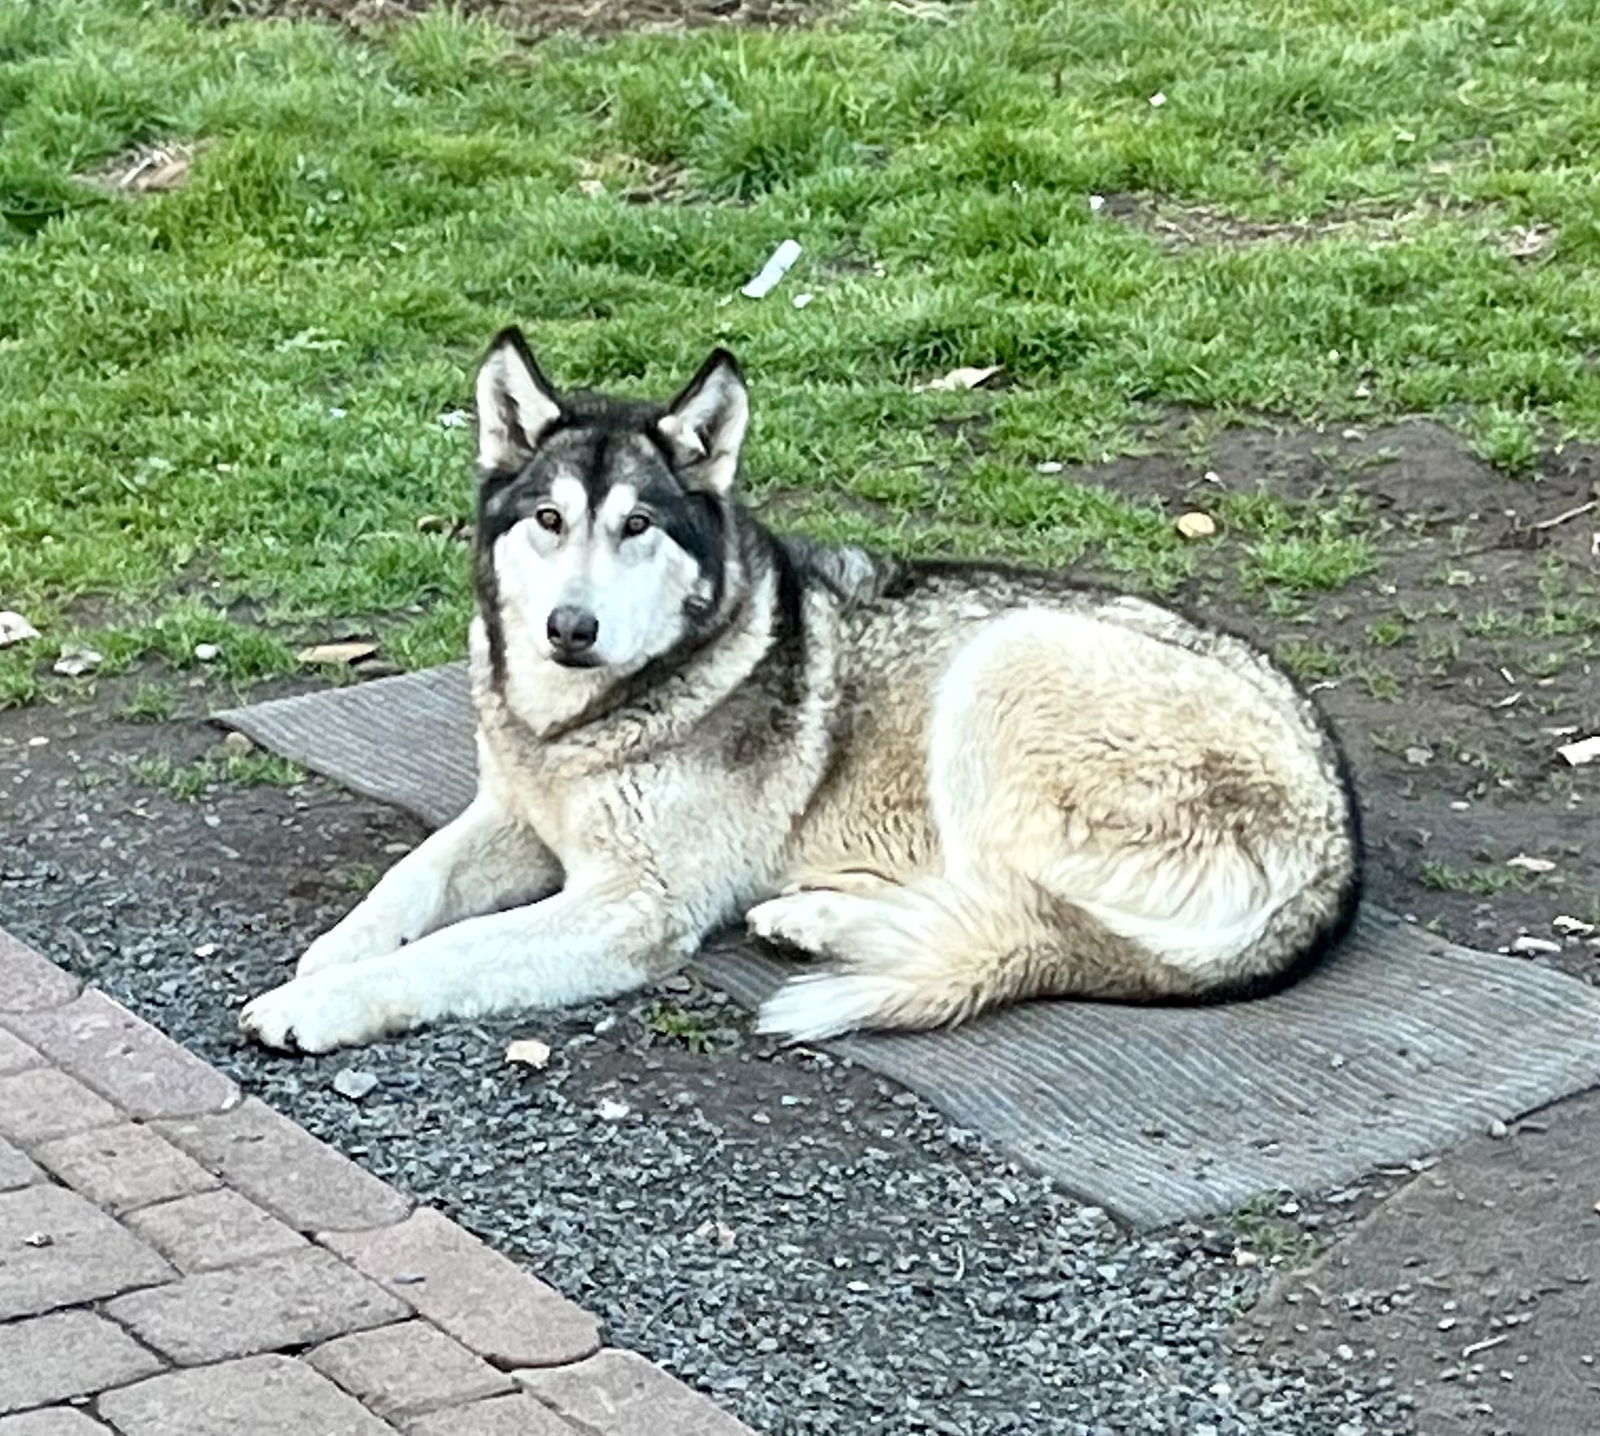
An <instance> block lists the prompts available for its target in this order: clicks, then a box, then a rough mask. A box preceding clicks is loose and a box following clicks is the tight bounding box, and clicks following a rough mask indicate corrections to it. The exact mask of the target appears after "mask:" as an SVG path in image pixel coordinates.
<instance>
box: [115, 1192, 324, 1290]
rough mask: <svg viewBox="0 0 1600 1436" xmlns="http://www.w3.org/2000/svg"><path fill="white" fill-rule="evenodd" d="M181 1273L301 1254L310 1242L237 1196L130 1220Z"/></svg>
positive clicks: (165, 1205) (163, 1208)
mask: <svg viewBox="0 0 1600 1436" xmlns="http://www.w3.org/2000/svg"><path fill="white" fill-rule="evenodd" d="M125 1221H126V1224H127V1226H128V1227H129V1228H130V1229H131V1230H132V1231H133V1233H134V1235H136V1236H139V1237H142V1238H143V1239H144V1240H145V1241H147V1242H149V1243H150V1245H151V1246H153V1247H154V1248H155V1249H156V1250H157V1251H159V1252H160V1253H161V1254H162V1255H163V1256H165V1257H166V1258H167V1259H168V1260H169V1261H170V1262H171V1263H172V1264H173V1265H174V1266H175V1267H177V1268H178V1270H179V1271H186V1272H190V1271H210V1270H211V1269H212V1268H214V1267H219V1266H238V1265H240V1263H242V1262H249V1261H256V1260H258V1259H259V1258H261V1257H269V1256H279V1255H281V1254H282V1253H284V1252H292V1251H301V1250H303V1249H305V1248H306V1247H308V1246H309V1245H310V1244H309V1243H308V1242H307V1241H306V1239H305V1238H304V1237H303V1236H301V1235H300V1233H299V1232H297V1231H295V1230H293V1229H292V1228H290V1227H286V1226H285V1225H284V1224H283V1223H282V1222H280V1221H279V1220H278V1219H277V1218H276V1217H275V1216H272V1215H270V1214H269V1213H267V1212H264V1211H262V1210H261V1208H260V1207H258V1206H256V1205H255V1204H254V1203H253V1202H250V1201H248V1200H246V1199H245V1198H244V1197H241V1196H240V1195H239V1194H238V1193H237V1192H229V1191H220V1192H201V1193H200V1194H199V1195H198V1196H193V1197H182V1198H180V1199H179V1200H177V1201H175V1202H162V1203H161V1204H160V1205H159V1206H154V1207H145V1208H144V1209H143V1210H141V1211H137V1212H134V1213H132V1214H131V1215H130V1216H128V1217H127V1218H125Z"/></svg>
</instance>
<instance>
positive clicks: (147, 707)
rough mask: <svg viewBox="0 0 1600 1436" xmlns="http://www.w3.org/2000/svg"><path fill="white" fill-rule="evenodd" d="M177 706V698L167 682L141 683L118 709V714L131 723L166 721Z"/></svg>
mask: <svg viewBox="0 0 1600 1436" xmlns="http://www.w3.org/2000/svg"><path fill="white" fill-rule="evenodd" d="M176 707H177V699H176V697H175V696H174V695H173V692H172V689H171V688H169V687H168V686H167V685H166V684H164V683H141V684H140V685H139V686H138V687H137V688H135V689H134V690H133V693H132V694H131V695H130V696H129V697H128V698H127V700H126V701H125V702H124V703H123V704H122V706H121V707H119V708H118V709H117V716H118V717H120V718H126V719H127V720H128V721H129V722H130V723H164V722H166V720H167V719H168V718H170V717H172V714H173V711H174V709H175V708H176Z"/></svg>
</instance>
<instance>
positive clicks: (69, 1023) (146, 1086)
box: [0, 992, 239, 1118]
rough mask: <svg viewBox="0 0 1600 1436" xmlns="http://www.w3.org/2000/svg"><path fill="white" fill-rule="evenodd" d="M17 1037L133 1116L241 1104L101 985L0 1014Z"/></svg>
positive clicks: (211, 1071) (233, 1090)
mask: <svg viewBox="0 0 1600 1436" xmlns="http://www.w3.org/2000/svg"><path fill="white" fill-rule="evenodd" d="M0 1023H3V1025H4V1026H6V1027H8V1028H10V1030H11V1031H12V1032H13V1033H15V1034H16V1035H17V1036H18V1037H20V1038H22V1040H23V1041H24V1042H26V1043H28V1044H29V1045H31V1046H32V1047H35V1048H36V1049H38V1051H40V1052H42V1053H43V1054H44V1055H45V1056H46V1057H48V1058H50V1059H51V1061H53V1062H54V1063H55V1064H56V1065H57V1066H59V1067H62V1068H64V1069H65V1070H66V1071H68V1072H70V1073H72V1075H73V1076H74V1077H76V1078H77V1079H78V1080H79V1081H80V1082H82V1083H83V1084H84V1085H85V1086H86V1087H92V1088H93V1089H94V1090H95V1091H97V1092H98V1093H99V1094H100V1095H101V1096H102V1097H106V1098H109V1099H110V1100H111V1101H113V1102H115V1103H116V1104H117V1105H118V1106H119V1107H121V1108H122V1110H123V1111H124V1112H127V1113H129V1114H130V1115H131V1116H134V1117H141V1118H143V1117H183V1116H187V1115H189V1114H191V1113H195V1112H220V1111H224V1110H226V1109H227V1108H229V1107H234V1106H237V1105H238V1102H239V1089H238V1088H237V1087H236V1086H234V1084H233V1083H232V1082H230V1081H229V1080H228V1079H227V1078H226V1077H224V1076H223V1075H222V1073H220V1072H218V1071H217V1070H216V1068H214V1067H210V1066H207V1065H206V1064H205V1063H204V1062H202V1061H201V1060H200V1059H199V1058H198V1057H196V1056H195V1055H194V1054H193V1053H191V1052H186V1051H184V1049H183V1048H181V1047H179V1046H178V1044H177V1043H176V1042H172V1041H169V1040H168V1039H167V1038H166V1037H163V1036H162V1035H161V1033H160V1032H158V1031H157V1030H156V1029H155V1028H154V1027H152V1026H151V1025H150V1024H149V1023H148V1022H143V1021H141V1020H140V1019H139V1018H137V1017H135V1016H134V1015H133V1014H132V1013H131V1012H129V1011H128V1009H127V1008H125V1007H120V1006H118V1005H117V1004H116V1003H115V1002H113V1001H112V1000H111V999H110V998H109V997H107V996H106V995H105V994H104V993H101V992H85V993H84V994H83V995H82V996H81V997H79V998H78V999H77V1000H76V1001H74V1002H70V1003H68V1004H67V1005H66V1006H64V1007H52V1008H49V1009H46V1010H43V1011H38V1012H24V1013H20V1014H14V1015H8V1016H6V1017H4V1018H0Z"/></svg>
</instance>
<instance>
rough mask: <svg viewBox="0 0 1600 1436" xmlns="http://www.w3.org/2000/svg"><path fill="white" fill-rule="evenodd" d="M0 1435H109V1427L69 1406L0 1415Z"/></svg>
mask: <svg viewBox="0 0 1600 1436" xmlns="http://www.w3.org/2000/svg"><path fill="white" fill-rule="evenodd" d="M0 1436H110V1429H109V1428H108V1427H105V1426H102V1425H101V1424H100V1423H99V1422H98V1421H91V1420H90V1419H89V1418H88V1417H87V1416H85V1415H84V1414H83V1412H81V1411H77V1410H75V1409H73V1408H72V1407H71V1406H52V1407H50V1408H49V1409H48V1410H46V1411H27V1412H24V1413H23V1414H22V1415H20V1416H6V1417H0Z"/></svg>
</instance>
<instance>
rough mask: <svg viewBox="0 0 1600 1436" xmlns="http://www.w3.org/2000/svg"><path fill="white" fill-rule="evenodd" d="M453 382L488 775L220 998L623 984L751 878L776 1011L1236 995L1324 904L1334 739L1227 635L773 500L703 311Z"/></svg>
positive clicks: (1350, 895)
mask: <svg viewBox="0 0 1600 1436" xmlns="http://www.w3.org/2000/svg"><path fill="white" fill-rule="evenodd" d="M477 407H478V464H479V485H480V486H479V495H478V527H477V551H476V560H475V562H476V582H477V593H478V613H477V617H476V618H475V620H474V622H473V625H472V631H471V655H472V661H471V668H472V680H473V693H474V702H475V705H476V712H477V725H478V726H477V744H478V761H479V786H478V792H477V796H476V798H475V799H474V801H473V802H472V804H471V805H470V806H469V807H468V808H467V810H466V811H465V812H464V813H463V814H462V815H461V816H460V817H459V818H457V819H456V820H455V821H454V822H453V823H451V824H450V825H449V826H448V827H446V828H444V829H442V830H441V831H440V832H438V833H436V834H434V835H433V836H432V837H430V838H429V839H428V840H427V841H426V842H424V843H423V844H421V846H419V847H418V848H417V849H416V850H415V851H414V852H412V853H410V854H409V855H407V856H406V857H405V858H403V859H402V860H401V861H400V862H399V863H397V864H396V865H395V867H394V868H393V869H392V870H391V871H390V872H389V873H388V874H387V875H386V876H385V877H384V878H383V879H382V880H381V881H380V882H379V883H378V885H377V886H376V887H375V888H374V889H373V891H372V893H371V895H370V896H368V897H367V898H366V900H365V901H363V902H362V903H361V904H360V905H359V906H358V907H357V908H356V909H355V910H354V911H353V912H352V913H351V914H350V915H349V916H348V917H346V918H345V919H344V920H343V921H342V922H340V923H339V924H338V925H337V926H336V927H334V928H333V929H332V930H330V931H329V932H328V933H326V934H325V935H324V936H322V937H320V938H319V939H317V941H316V942H314V943H313V944H312V945H311V947H310V948H309V950H308V951H307V952H306V953H305V955H304V957H302V958H301V960H300V964H299V969H298V975H297V976H296V977H295V978H294V980H293V981H291V982H288V983H286V984H284V985H283V986H281V987H278V988H275V989H274V990H272V991H270V992H267V993H265V994H263V995H262V996H260V997H257V998H256V999H255V1000H254V1001H253V1002H251V1003H250V1004H249V1005H248V1006H247V1007H246V1008H245V1010H244V1013H243V1015H242V1018H241V1021H242V1025H243V1027H244V1029H245V1031H246V1032H248V1033H249V1034H251V1035H252V1036H254V1037H255V1038H257V1039H259V1040H260V1041H262V1042H264V1043H266V1044H268V1045H269V1046H272V1047H279V1048H287V1049H299V1050H301V1051H306V1052H322V1051H326V1050H328V1049H330V1048H334V1047H338V1046H341V1045H346V1044H355V1043H362V1042H369V1041H371V1040H373V1039H374V1038H378V1037H382V1036H384V1035H385V1034H389V1033H397V1032H402V1031H405V1030H407V1029H409V1028H413V1027H416V1026H417V1025H419V1024H421V1023H426V1022H431V1021H433V1020H435V1019H438V1018H446V1017H477V1016H482V1015H485V1014H488V1013H493V1012H505V1011H511V1010H515V1009H518V1008H527V1007H543V1006H556V1005H561V1004H570V1003H580V1002H585V1001H589V1000H591V999H595V998H601V997H605V996H608V995H610V994H614V993H621V992H626V991H628V990H630V989H633V988H638V987H640V986H643V985H645V984H648V983H651V982H654V981H656V980H658V979H660V978H661V977H663V976H664V975H666V974H668V973H669V972H671V971H672V970H673V969H675V968H677V967H678V966H679V965H681V964H682V963H684V962H685V961H686V960H687V959H688V958H689V957H691V956H692V955H693V954H694V952H695V951H696V949H697V948H698V947H699V946H700V944H701V942H702V940H703V939H704V938H705V937H706V936H707V935H708V934H709V933H711V932H712V931H713V930H715V929H717V928H719V927H722V926H724V925H725V924H727V923H728V922H730V921H731V920H733V919H735V918H737V917H738V916H739V915H741V914H742V915H743V916H744V917H745V918H746V920H747V922H748V924H749V928H750V931H751V932H752V933H754V934H756V935H757V936H759V937H762V938H766V939H770V940H771V941H773V942H776V943H779V944H782V945H783V946H785V947H787V948H790V949H796V950H798V951H799V952H800V953H804V954H810V955H812V956H813V957H815V958H816V959H818V965H817V966H816V967H814V968H812V969H810V970H805V971H802V972H801V973H800V974H798V975H796V976H795V977H793V978H792V979H791V980H790V981H789V982H788V983H787V984H786V985H785V986H784V987H782V988H781V989H780V990H779V991H778V992H777V994H776V995H775V996H774V997H773V998H772V999H771V1000H770V1001H768V1002H767V1004H766V1005H765V1007H764V1008H763V1009H762V1011H761V1014H760V1019H759V1020H760V1026H761V1028H762V1029H764V1030H766V1031H768V1032H773V1033H778V1034H782V1035H784V1036H787V1037H790V1038H794V1039H807V1038H821V1037H826V1036H829V1035H830V1034H835V1033H840V1032H845V1031H848V1030H850V1029H853V1028H863V1027H867V1028H897V1027H902V1028H904V1027H909V1028H920V1027H931V1026H937V1025H940V1024H949V1023H956V1022H960V1021H963V1020H965V1019H966V1018H969V1017H971V1016H973V1015H974V1014H975V1013H977V1012H979V1011H981V1010H983V1009H985V1008H988V1007H993V1006H994V1005H996V1004H998V1003H1005V1002H1014V1001H1016V1000H1018V999H1021V998H1027V997H1035V996H1056V997H1083V998H1099V999H1111V1000H1122V1001H1152V1002H1159V1001H1204V1000H1217V999H1224V998H1232V997H1246V996H1253V995H1257V994H1261V993H1265V992H1269V991H1272V990H1274V989H1276V988H1278V987H1281V986H1283V985H1284V984H1285V983H1287V982H1289V981H1291V980H1293V978H1294V977H1295V976H1296V975H1298V974H1299V973H1300V972H1302V971H1303V970H1305V969H1306V967H1307V966H1308V965H1309V964H1310V963H1312V962H1313V961H1314V960H1315V959H1316V958H1317V957H1318V956H1319V955H1320V954H1321V953H1322V952H1323V951H1324V950H1326V949H1327V948H1328V947H1329V946H1330V945H1332V944H1333V943H1334V942H1335V941H1336V940H1337V939H1338V938H1339V937H1340V936H1341V935H1342V934H1343V932H1344V931H1345V929H1346V928H1347V927H1348V925H1349V923H1350V921H1351V918H1352V915H1353V913H1354V911H1355V906H1356V901H1357V895H1358V888H1359V880H1360V878H1359V874H1360V836H1359V832H1358V827H1357V816H1356V808H1355V804H1354V801H1353V797H1352V793H1351V789H1350V785H1349V781H1348V778H1347V776H1346V770H1345V766H1344V762H1343V759H1342V758H1341V755H1340V752H1339V749H1338V747H1337V745H1336V743H1335V741H1334V739H1333V738H1332V737H1331V735H1330V734H1329V732H1328V730H1327V729H1326V728H1325V727H1324V726H1323V724H1322V722H1321V720H1320V719H1319V717H1318V715H1317V713H1316V711H1315V710H1314V708H1313V706H1312V704H1311V702H1310V701H1309V700H1308V699H1307V698H1306V697H1304V696H1303V695H1302V694H1300V693H1299V692H1298V691H1297V690H1296V689H1295V687H1294V685H1293V684H1292V683H1291V682H1290V680H1289V679H1288V678H1287V677H1285V676H1284V675H1283V674H1282V673H1281V672H1280V671H1279V670H1278V669H1276V668H1275V667H1273V665H1272V664H1271V663H1270V662H1269V661H1268V660H1267V659H1266V658H1265V657H1264V656H1263V655H1262V654H1260V653H1258V652H1257V651H1256V650H1255V649H1253V648H1251V647H1249V646H1248V645H1247V644H1245V643H1244V642H1242V641H1241V640H1240V639H1238V638H1236V637H1233V636H1231V635H1228V634H1225V633H1221V632H1217V631H1215V630H1213V629H1210V628H1207V627H1203V626H1200V625H1197V624H1195V623H1193V622H1191V621H1189V620H1188V619H1186V618H1183V617H1180V616H1179V615H1178V614H1176V613H1173V612H1171V611H1169V610H1167V609H1165V608H1161V607H1158V606H1156V605H1154V604H1150V603H1146V602H1143V601H1140V600H1138V599H1134V598H1129V597H1122V596H1117V595H1115V594H1109V593H1102V592H1097V591H1094V590H1092V589H1087V588H1084V587H1081V586H1079V585H1077V584H1074V583H1071V582H1069V581H1068V580H1066V579H1064V578H1061V577H1058V576H1056V575H1053V574H1049V573H1039V572H1030V571H1027V570H1023V569H1015V568H1006V567H1002V566H999V565H993V564H966V563H961V564H953V563H897V562H893V561H890V560H887V559H883V558H879V557H875V556H873V555H871V554H868V553H866V552H863V551H861V550H858V549H853V548H844V549H828V548H823V547H821V546H818V545H813V544H811V543H808V542H805V541H800V540H792V539H783V538H779V537H776V536H774V535H773V534H771V533H770V532H768V530H767V529H765V528H764V527H762V526H761V525H760V524H759V523H757V522H756V521H755V520H754V519H752V518H751V517H750V516H749V515H748V514H747V513H746V512H745V510H744V509H743V508H742V507H741V506H740V505H739V503H738V501H737V500H736V499H735V498H734V494H733V489H734V478H735V471H736V469H737V467H738V462H739V451H740V446H741V444H742V442H743V439H744V434H745V425H746V419H747V416H748V402H747V398H746V391H745V386H744V382H743V379H742V377H741V375H740V372H739V368H738V365H737V364H736V363H735V362H734V360H733V358H732V356H730V355H729V354H727V353H725V352H723V351H720V350H719V351H718V352H716V353H714V354H712V355H711V357H710V358H709V359H707V361H706V362H705V364H704V366H703V367H702V368H701V369H700V372H699V373H698V374H696V375H695V377H694V379H693V380H692V382H691V383H690V384H689V386H688V387H687V388H686V389H685V390H684V391H683V392H682V393H681V394H679V395H678V397H677V398H676V399H674V400H673V401H672V402H671V403H670V404H667V405H665V406H661V405H656V404H647V403H639V402H633V401H627V400H620V399H615V398H608V397H605V396H602V395H595V394H588V393H575V394H564V393H561V392H558V391H557V390H556V389H554V388H553V387H552V386H551V385H550V384H549V383H548V382H547V381H546V379H545V378H544V376H543V375H542V374H541V373H540V371H539V368H538V365H537V364H536V363H535V361H534V359H533V356H532V355H531V354H530V353H529V351H528V348H527V346H526V344H525V343H524V342H523V339H522V336H521V335H520V334H519V333H518V332H517V331H516V330H507V331H506V332H505V333H503V334H501V335H500V336H499V337H498V338H497V339H496V340H495V342H494V345H493V347H492V348H491V350H490V352H489V354H488V357H487V358H486V360H485V361H484V363H483V366H482V369H481V371H480V373H479V376H478V382H477Z"/></svg>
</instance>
